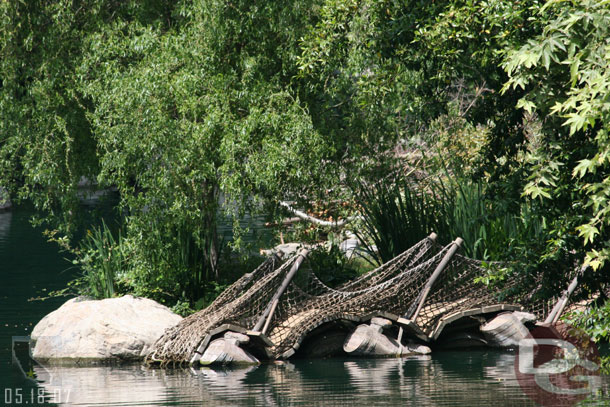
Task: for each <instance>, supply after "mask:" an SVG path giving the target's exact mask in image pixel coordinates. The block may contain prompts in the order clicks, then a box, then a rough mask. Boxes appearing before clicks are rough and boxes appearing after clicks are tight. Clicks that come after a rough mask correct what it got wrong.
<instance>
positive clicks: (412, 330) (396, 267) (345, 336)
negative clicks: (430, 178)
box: [146, 234, 576, 365]
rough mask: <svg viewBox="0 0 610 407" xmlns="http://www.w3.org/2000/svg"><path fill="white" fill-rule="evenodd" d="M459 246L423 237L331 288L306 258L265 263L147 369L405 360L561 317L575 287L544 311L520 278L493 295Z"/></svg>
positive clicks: (163, 346)
mask: <svg viewBox="0 0 610 407" xmlns="http://www.w3.org/2000/svg"><path fill="white" fill-rule="evenodd" d="M461 244H462V239H460V238H458V239H456V240H455V241H454V242H452V243H451V244H449V245H447V246H445V247H443V246H441V245H439V244H438V243H437V242H436V235H435V234H431V235H430V236H429V237H427V238H426V239H424V240H422V241H420V242H419V243H418V244H416V245H415V246H413V247H411V248H410V249H408V250H407V251H405V252H404V253H402V254H400V255H399V256H397V257H395V258H394V259H392V260H390V261H389V262H387V263H385V264H383V265H382V266H380V267H379V268H377V269H375V270H372V271H370V272H368V273H367V274H365V275H363V276H361V277H360V278H358V279H356V280H354V281H350V282H348V283H346V284H344V285H343V286H341V287H339V288H337V289H333V288H330V287H328V286H327V285H325V284H324V283H323V282H322V281H320V280H319V279H318V278H317V276H316V275H315V274H314V273H313V272H312V271H311V270H310V269H309V268H308V267H306V266H303V267H301V266H302V265H303V264H304V261H305V260H306V258H307V254H308V250H307V249H302V250H301V251H300V252H299V253H297V254H296V255H294V256H293V257H291V258H289V259H287V260H286V261H284V262H282V260H281V259H279V258H278V257H277V256H272V257H270V258H268V259H267V260H266V261H265V262H264V263H263V264H261V265H260V266H259V267H258V268H257V269H256V270H254V271H253V272H251V273H248V274H246V275H244V276H243V277H241V278H240V279H239V280H237V281H236V282H235V283H234V284H232V285H231V286H230V287H228V288H227V289H226V290H225V291H224V292H223V293H222V294H221V295H220V296H219V297H218V298H217V299H216V300H215V301H214V302H213V303H212V304H211V305H210V306H208V307H207V308H205V309H203V310H201V311H199V312H197V313H195V314H193V315H191V316H189V317H187V318H185V319H184V320H183V321H182V322H181V323H179V324H178V325H177V326H175V327H174V328H171V329H170V330H168V331H167V332H166V333H165V334H164V335H163V336H162V337H161V338H160V339H159V340H158V341H157V342H156V344H155V345H154V346H153V348H152V350H151V352H150V353H149V354H148V356H147V357H146V361H147V362H148V363H150V364H161V365H168V364H176V363H177V364H185V363H191V364H195V363H204V364H208V363H214V362H216V363H229V362H231V361H234V362H257V361H258V360H261V359H287V358H290V357H293V356H299V355H301V356H308V357H319V356H329V355H333V354H338V353H345V352H348V353H349V352H352V351H353V352H355V354H358V353H365V354H366V353H367V352H369V353H371V352H370V349H373V352H372V353H375V352H377V353H379V352H381V353H382V354H383V352H386V353H388V352H389V353H391V354H396V355H403V354H408V353H418V352H425V349H427V348H426V347H425V346H423V347H422V345H430V346H435V345H442V344H447V343H448V342H449V343H450V342H451V341H454V342H458V341H461V342H462V343H464V341H465V340H466V344H472V343H476V341H479V342H481V343H484V342H485V339H484V338H483V337H482V335H481V332H480V329H479V328H480V327H481V326H482V325H483V324H485V323H488V322H489V321H491V320H492V319H493V318H494V317H496V316H497V315H498V314H500V313H503V312H506V311H528V312H530V313H533V314H534V315H535V318H537V319H538V320H540V321H542V320H544V318H545V316H547V317H548V318H547V322H552V321H556V320H557V319H558V318H559V317H560V316H561V313H562V312H563V311H564V309H565V307H566V304H567V303H568V297H569V294H570V293H571V292H572V291H574V289H575V288H576V279H575V280H574V282H573V284H571V285H570V288H569V290H567V291H566V293H565V295H564V297H562V298H561V299H560V300H559V301H558V302H557V304H556V306H555V307H554V309H553V310H552V311H551V309H550V308H551V306H552V304H553V303H554V302H555V301H554V300H545V299H543V298H540V297H539V296H537V295H536V294H537V293H536V292H530V293H522V292H520V291H518V290H516V288H517V287H519V286H521V285H522V284H520V283H522V282H520V281H519V280H518V278H519V277H518V276H512V277H507V278H506V279H504V281H502V282H501V284H496V285H494V286H491V285H486V284H484V283H482V282H477V281H479V280H480V279H477V277H483V276H485V275H486V274H487V273H488V271H489V268H490V265H489V264H486V263H483V262H480V261H477V260H473V259H469V258H467V257H464V256H462V255H460V254H459V253H457V252H458V250H459V248H460V246H461ZM305 264H307V263H306V262H305ZM492 266H493V265H492ZM496 266H497V265H496ZM363 326H364V327H363ZM350 340H351V341H352V342H351V343H354V341H356V342H358V345H357V346H352V345H349V344H348V341H350ZM370 341H377V342H376V343H375V344H372V345H371V344H369V345H367V343H368V342H370ZM367 347H368V348H370V349H369V350H366V349H368V348H367ZM375 349H376V350H375ZM384 349H385V350H384Z"/></svg>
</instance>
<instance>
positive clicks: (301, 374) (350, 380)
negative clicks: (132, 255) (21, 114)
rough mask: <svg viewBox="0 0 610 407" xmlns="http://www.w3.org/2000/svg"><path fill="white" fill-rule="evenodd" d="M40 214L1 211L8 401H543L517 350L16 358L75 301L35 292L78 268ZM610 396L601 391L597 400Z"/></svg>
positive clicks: (3, 397) (1, 385) (2, 349)
mask: <svg viewBox="0 0 610 407" xmlns="http://www.w3.org/2000/svg"><path fill="white" fill-rule="evenodd" d="M30 215H31V212H29V211H27V210H20V209H15V210H13V211H11V212H0V277H1V283H0V390H1V391H2V394H0V405H9V406H17V405H30V406H31V405H38V406H39V405H45V406H51V405H78V406H166V405H167V406H169V405H171V406H201V405H265V406H267V405H270V406H275V405H323V406H332V405H406V406H533V405H535V404H534V403H533V402H532V401H531V400H530V399H529V398H528V397H527V396H526V395H525V394H524V392H523V391H522V389H521V387H520V386H519V383H518V382H517V380H516V377H515V373H514V358H515V355H514V354H513V353H510V352H496V351H482V350H479V351H461V352H436V353H433V354H432V355H431V356H427V357H417V358H405V359H380V360H363V359H356V360H346V359H328V360H295V361H288V362H283V363H268V364H263V365H261V366H257V367H249V368H242V369H217V370H212V369H197V370H194V369H168V370H161V369H148V368H145V367H142V366H139V365H127V366H112V367H72V368H68V367H63V368H44V367H41V366H36V365H30V364H28V363H24V366H21V367H20V366H19V365H17V364H16V363H14V361H13V360H12V352H11V349H12V346H11V343H12V342H11V338H12V337H14V336H25V335H29V333H30V332H31V330H32V328H33V325H35V324H36V323H37V322H38V321H39V320H40V319H41V318H42V317H43V316H44V315H46V314H47V313H49V312H50V311H52V310H54V309H56V308H57V307H59V306H60V305H61V303H62V302H63V301H65V299H57V298H56V299H50V300H45V301H28V299H30V298H33V297H42V296H45V295H46V294H47V293H48V291H49V290H56V289H59V288H62V287H64V286H65V283H66V282H67V281H69V280H70V279H71V278H72V273H74V272H75V271H74V270H71V271H70V270H67V269H68V267H69V266H70V264H69V263H68V262H66V261H65V260H63V255H62V254H60V253H58V252H57V248H56V246H55V245H54V244H51V243H47V242H46V241H45V240H44V238H43V237H42V236H41V233H40V231H39V230H35V229H33V228H32V227H31V226H30V225H29V223H28V218H29V216H30ZM28 373H29V374H30V375H33V376H36V378H37V380H33V379H31V378H28V377H27V375H28ZM604 382H605V383H606V384H605V386H606V388H607V385H608V383H609V382H610V381H609V380H608V378H604ZM39 396H40V397H39ZM608 404H609V402H608V400H604V399H601V400H600V399H597V400H594V401H592V402H591V403H589V404H587V405H608Z"/></svg>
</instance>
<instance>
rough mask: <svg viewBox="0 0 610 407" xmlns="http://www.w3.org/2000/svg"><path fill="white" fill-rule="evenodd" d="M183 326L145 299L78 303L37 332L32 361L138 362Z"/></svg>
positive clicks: (54, 314)
mask: <svg viewBox="0 0 610 407" xmlns="http://www.w3.org/2000/svg"><path fill="white" fill-rule="evenodd" d="M181 320H182V317H180V316H179V315H176V314H174V313H173V312H171V311H170V310H169V308H167V307H165V306H163V305H161V304H158V303H157V302H155V301H153V300H149V299H146V298H136V297H133V296H131V295H126V296H124V297H120V298H108V299H104V300H88V299H83V298H74V299H71V300H69V301H67V302H66V303H65V304H63V305H62V306H61V307H60V308H59V309H57V310H55V311H53V312H51V313H50V314H49V315H47V316H45V317H44V318H43V319H42V320H41V321H40V322H39V323H38V324H37V325H36V326H35V327H34V330H33V331H32V334H31V338H32V341H33V343H34V347H33V351H32V356H33V357H34V359H37V360H39V361H41V362H49V363H54V362H55V363H65V362H67V363H80V362H100V361H113V360H119V361H137V360H141V359H143V357H144V355H145V354H146V353H147V352H148V350H149V348H150V347H151V346H152V345H153V343H154V342H155V341H156V340H157V339H158V338H159V337H160V336H161V335H162V334H163V333H164V332H165V330H166V329H168V328H170V327H172V326H174V325H176V324H177V323H178V322H180V321H181Z"/></svg>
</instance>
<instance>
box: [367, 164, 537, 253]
mask: <svg viewBox="0 0 610 407" xmlns="http://www.w3.org/2000/svg"><path fill="white" fill-rule="evenodd" d="M356 196H357V200H358V203H359V204H360V206H361V208H362V210H361V213H362V230H361V231H360V232H359V235H360V236H359V237H360V238H361V239H362V240H363V241H366V242H369V243H370V246H371V247H370V249H369V251H370V252H371V254H372V255H374V256H375V257H376V258H377V259H378V261H379V262H380V263H383V262H386V261H388V260H390V259H392V258H394V257H395V256H397V255H398V254H400V253H402V252H403V251H404V250H406V249H408V248H409V247H411V246H413V245H414V244H415V243H417V242H418V241H420V240H421V239H423V238H425V237H426V236H428V235H429V234H430V233H432V232H436V233H437V234H438V236H439V243H441V244H447V243H449V242H450V241H452V240H453V239H455V238H456V237H461V238H463V239H464V246H463V253H464V254H465V255H467V256H469V257H472V258H475V259H479V260H502V259H504V258H506V256H507V254H508V253H509V247H510V246H511V244H512V243H514V242H523V241H527V239H528V238H533V237H538V238H539V237H540V236H542V231H543V229H544V225H543V222H544V220H543V219H539V218H534V217H533V216H531V213H530V212H531V211H529V210H528V208H527V206H525V205H523V206H521V207H519V208H518V212H517V213H510V212H508V211H507V210H505V209H503V208H502V207H501V205H499V204H498V203H495V202H493V201H490V200H489V199H487V197H486V191H485V188H484V186H483V184H481V183H476V182H472V181H469V180H461V179H453V178H451V177H447V178H444V179H442V178H438V179H436V180H432V181H428V182H426V183H422V182H417V181H411V180H409V179H408V177H407V176H404V175H399V176H397V177H395V178H393V179H390V180H384V181H382V182H379V183H377V184H375V185H372V186H366V185H363V184H360V186H359V187H358V191H357V193H356ZM373 245H374V246H375V247H374V250H373V247H372V246H373Z"/></svg>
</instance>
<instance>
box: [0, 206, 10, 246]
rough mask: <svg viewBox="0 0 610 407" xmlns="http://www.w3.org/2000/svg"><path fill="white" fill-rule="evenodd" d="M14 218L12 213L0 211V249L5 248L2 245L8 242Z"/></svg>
mask: <svg viewBox="0 0 610 407" xmlns="http://www.w3.org/2000/svg"><path fill="white" fill-rule="evenodd" d="M12 216H13V213H12V212H11V211H0V248H2V246H3V245H2V243H3V242H6V241H7V240H8V236H9V232H10V231H11V219H12Z"/></svg>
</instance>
